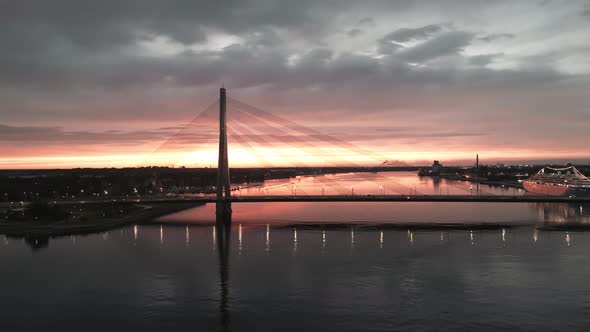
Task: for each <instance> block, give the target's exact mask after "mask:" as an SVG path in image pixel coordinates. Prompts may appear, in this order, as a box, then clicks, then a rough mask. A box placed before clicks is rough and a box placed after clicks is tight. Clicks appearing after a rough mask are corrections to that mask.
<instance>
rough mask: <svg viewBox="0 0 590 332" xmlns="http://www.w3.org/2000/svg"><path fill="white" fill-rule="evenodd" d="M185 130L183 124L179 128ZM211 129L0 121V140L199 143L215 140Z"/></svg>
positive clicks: (30, 142) (19, 142) (12, 142)
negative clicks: (76, 127) (82, 127)
mask: <svg viewBox="0 0 590 332" xmlns="http://www.w3.org/2000/svg"><path fill="white" fill-rule="evenodd" d="M182 129H185V127H182ZM215 138H216V135H215V132H214V130H211V131H210V132H208V133H207V132H203V130H201V132H195V131H193V132H191V133H186V132H180V133H178V132H176V130H175V129H172V128H160V129H157V130H139V131H128V132H124V131H117V130H107V131H103V132H90V131H66V130H64V129H63V128H60V127H33V126H8V125H3V124H0V143H8V142H9V144H10V145H12V146H14V145H26V146H34V145H40V146H43V145H51V144H60V145H79V144H99V145H133V144H138V143H143V142H152V141H158V140H162V139H170V143H174V144H179V143H189V142H202V141H203V140H208V139H215Z"/></svg>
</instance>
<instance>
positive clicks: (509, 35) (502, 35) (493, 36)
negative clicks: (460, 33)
mask: <svg viewBox="0 0 590 332" xmlns="http://www.w3.org/2000/svg"><path fill="white" fill-rule="evenodd" d="M514 37H516V35H514V34H512V33H493V34H489V35H485V36H483V37H479V38H477V39H478V40H482V41H485V42H493V41H496V40H498V39H512V38H514Z"/></svg>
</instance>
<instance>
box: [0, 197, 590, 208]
mask: <svg viewBox="0 0 590 332" xmlns="http://www.w3.org/2000/svg"><path fill="white" fill-rule="evenodd" d="M216 201H217V200H216V198H215V197H213V196H211V197H196V198H141V199H108V200H77V201H54V202H51V203H53V204H58V205H73V204H104V203H112V202H117V203H119V204H169V203H187V202H194V203H201V204H202V203H215V202H216ZM231 202H232V203H261V202H265V203H273V202H441V203H443V202H451V203H452V202H473V203H579V204H582V203H587V204H590V197H561V196H528V195H526V196H522V195H519V196H508V195H489V196H483V195H473V196H472V195H450V196H441V195H413V196H407V195H355V196H351V195H349V196H342V195H325V196H322V195H312V196H242V197H239V196H236V197H232V198H231ZM21 204H22V205H21ZM29 204H30V203H29V202H24V203H20V202H19V203H16V202H15V203H13V204H9V203H8V202H4V203H0V208H9V206H10V207H11V208H18V207H21V206H23V207H24V206H28V205H29Z"/></svg>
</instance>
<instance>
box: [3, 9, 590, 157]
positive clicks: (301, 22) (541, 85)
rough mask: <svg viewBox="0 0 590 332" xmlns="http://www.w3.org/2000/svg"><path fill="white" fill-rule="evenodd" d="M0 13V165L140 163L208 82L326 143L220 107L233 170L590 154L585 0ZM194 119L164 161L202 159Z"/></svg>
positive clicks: (209, 151)
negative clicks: (188, 136) (364, 155)
mask: <svg viewBox="0 0 590 332" xmlns="http://www.w3.org/2000/svg"><path fill="white" fill-rule="evenodd" d="M0 22H1V23H0V27H1V29H0V44H1V45H2V48H1V51H0V168H17V167H18V168H22V167H27V168H46V167H77V166H97V167H103V166H134V165H139V164H141V163H145V162H146V160H148V163H157V162H156V161H155V160H156V158H153V159H152V157H150V156H151V155H152V154H151V153H152V152H153V151H154V150H156V151H162V149H160V150H157V148H158V147H159V146H162V144H164V145H166V143H163V142H165V141H166V140H167V139H169V138H170V137H175V136H174V135H175V134H177V133H178V130H179V128H180V127H179V126H182V125H185V124H186V123H188V122H190V121H191V120H192V119H193V118H195V116H197V114H199V112H201V111H202V110H203V109H205V108H206V107H207V106H208V105H210V104H211V103H212V102H214V101H215V98H216V96H217V94H218V88H219V86H220V84H221V82H224V84H225V86H226V88H228V94H229V95H230V96H231V97H233V98H235V99H237V100H239V101H242V102H245V103H247V104H250V105H255V106H256V107H258V108H260V109H262V110H266V111H268V112H271V113H272V114H275V115H277V116H279V117H280V118H282V119H288V120H291V121H295V122H297V123H299V124H301V125H302V126H305V127H306V128H309V130H315V131H316V132H318V133H322V134H326V135H329V137H331V138H335V139H337V140H338V141H337V142H336V143H334V142H335V141H332V144H330V142H329V141H328V140H321V139H318V140H316V141H315V142H311V143H305V144H304V143H303V141H304V140H306V139H307V138H306V137H305V136H304V134H305V133H304V132H299V133H297V132H296V131H293V132H288V133H284V136H283V137H282V140H281V137H276V136H277V135H269V136H266V138H265V139H261V138H260V137H263V134H266V130H268V131H269V132H271V133H272V132H275V134H276V132H277V131H280V128H278V127H277V126H274V127H273V125H272V123H270V122H269V123H267V125H269V126H268V127H269V128H268V129H265V128H262V127H260V126H259V127H255V126H254V125H253V126H252V127H249V126H248V121H249V120H252V119H250V118H249V117H248V116H247V114H245V113H240V114H241V115H240V114H238V113H239V112H238V111H235V114H234V111H232V108H230V109H229V115H228V116H229V117H230V118H231V119H232V121H233V122H234V123H235V124H234V126H233V127H232V128H233V129H234V130H233V135H234V136H236V137H235V138H234V139H233V140H232V138H231V137H230V163H232V164H233V165H240V164H241V165H255V164H280V163H281V160H282V161H283V162H284V163H285V164H293V163H295V161H294V160H289V158H282V157H280V156H282V155H286V156H291V157H293V156H295V157H293V158H295V160H297V161H298V162H300V163H309V164H316V163H322V161H321V160H322V155H323V156H324V158H325V156H326V155H328V156H329V157H328V158H330V159H331V161H333V160H335V159H338V158H340V159H341V163H346V162H345V161H346V160H351V159H352V160H355V161H356V162H359V163H365V162H366V163H371V162H369V161H363V160H361V159H355V158H357V157H355V156H353V154H354V153H353V152H359V153H360V152H363V151H365V152H366V151H368V150H370V151H372V153H374V155H372V156H371V158H372V159H373V163H378V162H382V161H384V160H390V161H392V162H393V163H398V162H399V163H410V164H412V163H421V162H425V161H428V160H432V159H440V160H442V161H445V162H447V163H454V162H463V161H465V160H468V159H471V158H472V157H473V156H474V155H475V153H479V154H480V156H481V157H482V159H483V160H486V161H488V162H496V161H511V160H515V161H527V160H529V161H530V160H549V159H561V160H571V161H578V162H584V163H586V162H588V161H589V160H590V147H589V144H588V143H589V142H590V97H588V93H589V92H590V60H589V59H590V43H589V42H588V40H589V36H590V1H577V0H536V1H532V0H531V1H526V0H523V1H512V0H510V1H509V0H506V1H502V0H497V1H483V0H481V1H480V0H447V1H417V0H414V1H411V0H400V1H390V0H374V1H371V0H366V1H352V0H350V1H349V0H324V1H312V0H298V1H292V0H281V1H279V0H225V1H195V0H168V1H157V0H145V1H131V0H128V1H127V0H101V1H81V0H53V1H52V0H46V1H37V0H19V1H16V0H15V1H9V0H7V1H0ZM213 113H214V112H213ZM232 117H233V118H232ZM209 122H210V121H205V122H204V123H203V124H200V123H199V124H198V125H194V126H192V127H193V128H192V131H191V133H192V134H194V135H195V136H194V138H195V140H194V142H192V145H190V146H183V147H179V145H178V144H172V145H171V144H168V145H167V146H169V147H173V149H172V150H170V149H168V150H170V151H167V153H168V154H166V164H168V165H181V164H182V165H186V166H204V165H209V164H212V163H213V164H214V163H215V144H214V143H215V142H214V139H213V138H214V136H215V128H214V127H211V126H208V125H209V124H211V123H209ZM193 123H194V124H196V122H193ZM247 128H256V129H252V131H250V132H249V129H247ZM297 135H300V136H298V137H295V136H297ZM273 136H275V137H274V138H276V139H277V140H276V141H275V140H274V138H273ZM291 136H292V137H291ZM176 137H177V136H176ZM288 137H291V138H288ZM199 139H200V140H199ZM289 139H291V141H290V142H291V144H290V145H289V146H288V147H283V146H284V145H285V142H288V141H289ZM185 141H186V140H185ZM322 142H323V143H322ZM338 142H340V143H338ZM322 144H324V145H322ZM346 144H349V145H346ZM350 144H354V146H355V147H358V149H356V148H350V149H349V150H350V151H348V152H346V151H345V150H346V148H347V147H350V146H351V145H350ZM314 146H315V147H317V149H315V155H314V156H311V155H312V154H313V151H314V149H313V147H314ZM248 147H250V148H252V149H254V150H256V151H249V150H248ZM176 148H178V151H181V150H182V152H178V153H175V152H174V151H173V150H174V149H176ZM295 150H296V151H298V153H299V155H297V154H294V151H295ZM318 151H322V152H321V153H320V152H318ZM351 151H352V152H351ZM269 154H270V155H272V156H273V157H272V158H275V160H272V158H268V156H269ZM330 154H331V155H330ZM318 155H319V156H318ZM256 156H259V157H256ZM265 156H266V157H267V159H271V160H270V161H269V160H266V161H265V160H264V158H265Z"/></svg>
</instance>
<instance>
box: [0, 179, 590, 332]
mask: <svg viewBox="0 0 590 332" xmlns="http://www.w3.org/2000/svg"><path fill="white" fill-rule="evenodd" d="M350 176H358V175H350ZM409 176H410V175H408V177H409ZM302 181H307V180H306V179H304V180H302ZM310 181H313V180H310ZM403 181H405V180H403ZM400 182H402V180H400ZM355 183H358V182H355ZM417 183H420V182H417ZM408 184H411V183H408ZM439 185H440V184H439ZM417 186H418V185H417ZM421 186H423V187H422V188H417V190H418V191H420V190H426V189H428V188H430V189H433V190H434V185H433V184H432V183H430V187H428V185H426V184H424V185H421ZM408 187H409V186H408ZM441 187H442V188H443V189H442V190H446V188H445V184H444V183H443V184H442V185H440V186H439V188H441ZM359 188H360V186H359ZM377 188H378V187H377ZM450 188H455V189H456V188H457V187H456V186H455V185H454V184H453V185H451V186H450ZM307 189H308V190H310V188H309V187H307ZM316 189H317V187H316ZM251 190H258V189H256V188H252V189H251ZM271 190H272V189H271ZM320 190H321V189H320ZM324 190H325V189H324ZM485 190H494V189H493V188H486V189H485ZM498 190H501V189H498ZM233 209H234V215H233V226H232V227H231V229H227V230H223V229H220V228H219V227H217V226H215V225H214V223H213V221H214V220H213V219H214V213H213V212H214V211H213V210H212V209H211V207H209V206H205V207H199V208H195V209H192V210H188V211H185V212H182V213H178V214H175V215H172V216H168V217H166V218H163V219H162V220H160V221H159V223H158V224H153V225H137V226H129V227H125V228H122V229H118V230H113V231H110V232H108V233H102V234H94V235H89V236H75V237H65V238H57V239H51V240H50V241H49V243H48V246H47V247H45V248H41V249H37V250H33V249H31V246H29V245H28V244H27V243H25V242H24V241H23V240H22V239H11V238H3V237H0V264H1V266H2V269H1V273H0V291H1V292H0V294H2V295H1V298H0V301H1V302H0V321H1V322H2V329H3V330H5V331H25V330H27V331H28V330H33V329H35V330H41V329H45V330H52V331H53V330H65V331H80V330H84V331H88V330H90V331H104V330H128V331H133V330H142V331H165V330H170V329H173V328H174V329H175V330H180V331H219V330H221V331H224V330H225V331H254V330H258V331H301V330H317V331H391V330H450V329H455V330H457V329H478V330H498V329H510V330H529V331H531V330H566V329H567V330H579V331H582V330H586V329H587V327H588V326H590V287H588V280H590V259H589V258H588V253H590V233H585V232H561V231H557V232H546V231H537V230H535V224H538V223H544V222H548V221H558V222H561V221H565V220H574V221H580V222H586V221H587V218H588V214H587V211H590V207H583V206H582V207H580V206H568V205H551V206H546V205H530V204H491V205H490V204H474V203H454V204H445V203H438V204H429V203H408V204H406V203H359V204H349V203H332V204H323V203H319V204H309V203H285V204H275V203H272V204H269V205H266V206H265V205H261V204H234V206H233ZM419 222H463V223H466V224H469V223H471V222H475V223H482V222H488V223H501V224H506V227H500V228H498V229H495V230H470V229H469V226H467V227H466V229H465V230H456V231H443V232H441V231H438V230H437V231H412V230H407V229H403V230H395V229H391V228H387V227H385V226H384V225H383V224H390V223H419ZM318 223H321V224H322V225H320V226H318ZM367 224H372V225H378V226H376V227H367ZM512 224H516V225H520V226H519V227H509V226H510V225H512ZM293 225H296V226H293ZM326 225H328V226H326ZM329 225H332V226H329Z"/></svg>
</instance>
